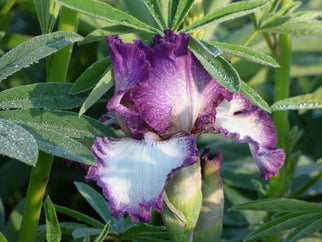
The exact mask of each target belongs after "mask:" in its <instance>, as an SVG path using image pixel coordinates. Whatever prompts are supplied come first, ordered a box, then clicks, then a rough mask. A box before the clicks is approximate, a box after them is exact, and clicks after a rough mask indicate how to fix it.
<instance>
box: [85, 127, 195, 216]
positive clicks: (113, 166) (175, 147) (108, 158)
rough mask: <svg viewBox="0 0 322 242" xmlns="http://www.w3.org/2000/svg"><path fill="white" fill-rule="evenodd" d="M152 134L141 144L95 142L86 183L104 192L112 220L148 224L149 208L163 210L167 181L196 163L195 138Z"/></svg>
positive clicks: (128, 140) (139, 141) (146, 135)
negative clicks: (126, 218) (127, 218)
mask: <svg viewBox="0 0 322 242" xmlns="http://www.w3.org/2000/svg"><path fill="white" fill-rule="evenodd" d="M158 139H159V137H158V136H157V135H156V134H154V133H151V132H148V133H146V134H145V136H144V140H135V139H131V138H123V139H114V138H106V137H105V138H97V139H96V140H95V143H94V145H93V147H92V152H93V153H94V155H95V157H96V160H97V166H91V167H90V168H89V171H88V174H87V179H89V180H96V181H97V184H98V185H99V186H100V187H102V188H103V193H104V195H105V197H106V198H107V199H108V204H109V206H110V207H111V213H112V215H113V216H114V217H116V218H117V217H119V215H120V214H124V213H128V214H129V215H130V216H131V218H132V220H133V221H140V222H147V221H150V219H151V210H152V207H155V208H156V210H157V211H159V212H160V211H161V210H162V204H163V203H162V202H163V191H164V189H165V186H166V183H167V181H168V180H169V179H170V178H171V177H172V176H173V175H174V174H175V173H176V172H177V171H179V170H180V169H181V168H183V167H187V166H190V165H192V164H193V163H195V162H197V161H198V154H199V153H198V150H197V147H196V143H195V137H194V136H193V135H191V136H184V137H176V138H172V139H170V140H167V141H160V140H158Z"/></svg>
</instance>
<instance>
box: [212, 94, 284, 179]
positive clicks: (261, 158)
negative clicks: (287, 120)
mask: <svg viewBox="0 0 322 242" xmlns="http://www.w3.org/2000/svg"><path fill="white" fill-rule="evenodd" d="M216 112H217V113H216V121H215V123H214V128H215V130H214V131H213V132H214V133H219V132H220V133H222V134H223V135H224V136H225V137H228V138H233V137H234V138H236V140H237V141H238V142H248V143H249V144H250V148H251V153H252V155H253V157H254V159H255V161H256V163H257V165H258V167H259V168H260V170H261V174H262V178H265V179H268V178H270V177H271V176H274V175H276V174H277V173H278V169H279V168H280V167H281V166H282V165H283V163H284V159H285V153H284V152H283V150H281V149H278V148H276V143H277V134H276V131H275V127H274V124H273V122H272V120H271V118H270V117H269V115H268V114H266V113H265V111H263V110H262V109H260V108H259V107H257V106H253V105H252V104H251V102H250V101H249V100H248V99H247V98H245V97H244V96H242V95H241V94H239V93H234V95H233V98H232V100H231V101H227V100H224V101H223V102H222V103H220V104H219V105H218V107H217V108H216Z"/></svg>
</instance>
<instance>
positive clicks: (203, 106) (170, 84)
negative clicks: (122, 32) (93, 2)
mask: <svg viewBox="0 0 322 242" xmlns="http://www.w3.org/2000/svg"><path fill="white" fill-rule="evenodd" d="M107 42H108V46H109V51H110V56H111V60H112V65H113V70H114V76H115V95H114V96H113V98H112V99H111V100H110V101H109V103H108V104H107V108H108V109H109V110H111V111H114V112H115V114H116V117H117V120H118V122H119V125H120V126H121V128H122V130H123V131H124V133H125V134H126V135H127V136H128V137H126V138H108V137H104V138H97V139H96V141H95V143H94V145H93V147H92V152H93V153H94V155H95V156H96V159H97V166H92V167H90V168H89V170H88V174H87V179H89V180H96V181H97V184H98V185H99V186H100V187H102V189H103V193H104V195H105V197H106V198H107V199H108V204H109V206H110V207H111V212H112V215H113V216H114V217H118V216H119V215H121V214H124V213H127V214H129V215H130V216H131V218H132V220H133V221H140V222H146V221H149V220H150V218H151V209H152V207H155V209H156V210H157V211H159V212H160V211H161V210H162V204H163V203H162V201H163V192H164V189H165V187H166V184H167V181H169V179H170V178H171V177H172V176H173V175H174V174H175V173H176V172H178V171H179V170H180V169H182V168H183V167H187V166H190V165H192V164H194V163H196V162H198V156H199V152H198V149H197V147H196V137H197V136H198V135H199V134H200V133H206V132H207V133H208V132H210V133H214V134H217V133H221V134H223V135H224V136H225V137H228V138H235V139H236V140H237V142H247V143H248V144H249V147H250V151H251V154H252V156H253V157H254V160H255V161H256V163H257V165H258V167H259V169H260V171H261V177H262V178H264V179H268V178H270V177H271V176H274V175H276V174H277V173H278V169H279V168H280V167H281V166H282V165H283V161H284V158H285V154H284V152H283V151H282V150H281V149H278V148H276V131H275V128H274V125H273V123H272V121H271V119H270V117H269V116H268V115H267V114H266V113H265V112H264V111H263V110H261V109H260V108H259V107H257V106H253V105H252V104H251V102H250V101H249V100H248V99H246V98H245V97H244V96H242V95H241V94H239V93H233V92H230V91H228V90H227V89H225V88H224V87H223V86H222V85H221V84H219V82H217V81H216V80H215V79H213V78H212V76H211V75H210V74H209V73H208V72H207V71H206V70H205V69H204V68H203V66H202V65H201V64H200V62H199V61H198V60H197V58H196V57H195V56H194V55H193V54H192V52H191V51H190V50H189V49H188V42H189V35H188V34H185V33H181V34H179V35H176V34H174V33H173V31H171V30H165V37H163V38H161V36H160V35H156V36H155V37H154V38H153V42H152V43H151V44H150V45H149V46H146V45H145V44H143V42H142V41H141V40H134V42H133V44H132V43H125V44H124V43H123V42H122V40H121V39H119V38H118V36H113V37H107Z"/></svg>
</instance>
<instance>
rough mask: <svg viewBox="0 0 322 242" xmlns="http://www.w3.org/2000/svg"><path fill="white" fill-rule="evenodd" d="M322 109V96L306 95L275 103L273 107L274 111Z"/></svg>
mask: <svg viewBox="0 0 322 242" xmlns="http://www.w3.org/2000/svg"><path fill="white" fill-rule="evenodd" d="M321 107H322V95H321V94H305V95H300V96H296V97H291V98H287V99H284V100H281V101H278V102H276V103H274V104H273V105H272V106H271V109H272V111H281V110H300V109H315V108H321Z"/></svg>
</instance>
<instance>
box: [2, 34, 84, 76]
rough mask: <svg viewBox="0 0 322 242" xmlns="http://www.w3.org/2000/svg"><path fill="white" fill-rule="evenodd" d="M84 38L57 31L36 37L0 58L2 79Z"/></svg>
mask: <svg viewBox="0 0 322 242" xmlns="http://www.w3.org/2000/svg"><path fill="white" fill-rule="evenodd" d="M80 40H82V37H81V36H80V35H78V34H75V33H71V32H55V33H50V34H44V35H40V36H37V37H34V38H32V39H30V40H28V41H26V42H24V43H22V44H21V45H19V46H17V47H16V48H14V49H12V50H10V51H9V52H7V53H6V54H5V55H4V56H2V57H1V58H0V81H1V80H3V79H5V78H7V77H8V76H10V75H11V74H13V73H15V72H17V71H19V70H21V69H22V68H25V67H28V66H30V65H31V64H33V63H35V62H37V61H39V60H40V59H42V58H44V57H46V56H49V55H51V54H53V53H55V52H57V51H58V50H60V49H61V48H63V47H65V46H66V45H69V44H71V43H74V42H77V41H80Z"/></svg>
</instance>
